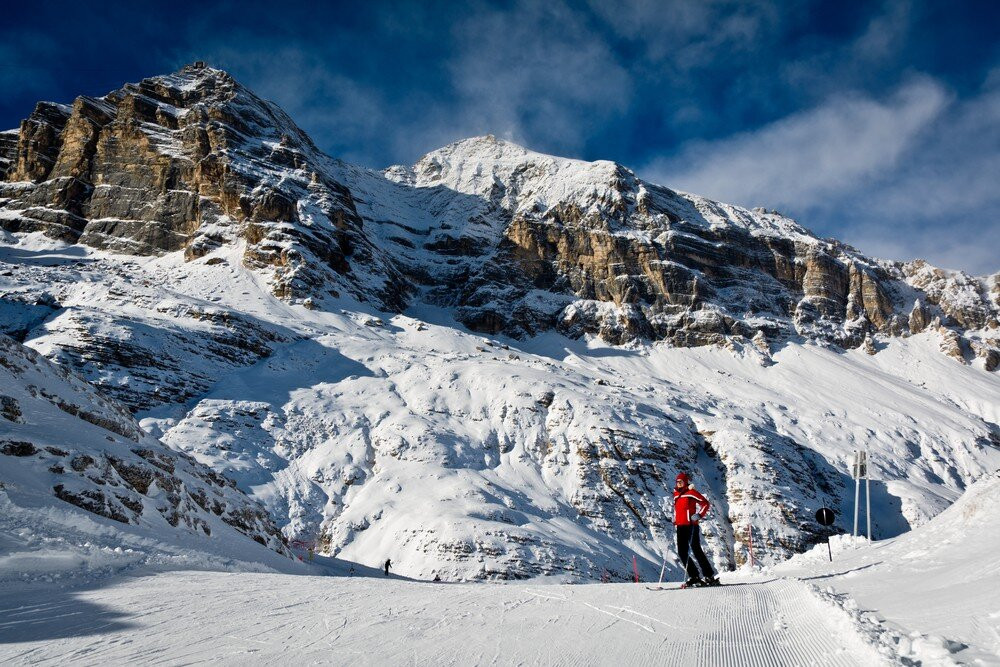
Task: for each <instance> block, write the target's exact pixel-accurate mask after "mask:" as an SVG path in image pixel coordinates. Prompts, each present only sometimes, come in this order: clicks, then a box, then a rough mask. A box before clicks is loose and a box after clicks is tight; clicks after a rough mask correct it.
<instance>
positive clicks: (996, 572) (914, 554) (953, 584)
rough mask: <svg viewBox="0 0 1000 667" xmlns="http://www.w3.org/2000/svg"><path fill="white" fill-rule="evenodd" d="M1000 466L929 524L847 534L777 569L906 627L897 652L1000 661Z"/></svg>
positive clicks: (929, 657) (890, 623)
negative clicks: (877, 536) (883, 534)
mask: <svg viewBox="0 0 1000 667" xmlns="http://www.w3.org/2000/svg"><path fill="white" fill-rule="evenodd" d="M998 535H1000V471H994V472H993V473H991V474H989V475H985V476H984V477H983V478H982V479H981V480H979V481H977V482H976V483H975V484H973V485H972V486H971V487H969V490H968V491H966V492H965V494H964V495H963V496H962V497H961V498H959V499H958V500H957V501H956V502H955V504H954V505H952V506H951V507H949V508H948V509H946V510H945V511H943V512H941V514H939V515H938V516H936V517H934V519H933V520H931V521H930V522H929V523H927V524H925V525H923V526H920V527H919V528H916V529H914V530H913V531H911V532H908V533H906V534H904V535H902V536H900V537H898V538H896V539H893V540H891V541H888V542H875V543H873V544H871V545H866V544H864V543H861V544H860V545H856V544H854V543H852V541H851V540H850V537H849V536H845V537H841V538H839V539H838V540H836V541H835V542H834V545H833V558H834V562H833V563H828V562H827V558H828V555H827V552H826V546H824V545H820V546H817V547H816V549H814V550H813V551H810V552H809V553H806V554H802V555H800V556H796V557H794V558H792V559H791V560H790V561H788V562H786V563H782V564H781V565H780V566H778V567H776V568H774V572H775V574H780V575H782V576H799V577H803V578H807V579H810V580H811V581H812V583H814V584H815V585H816V586H819V587H821V588H823V589H826V590H827V591H828V592H829V594H830V597H832V598H833V599H836V598H837V597H838V596H839V597H841V598H846V599H848V600H854V601H855V602H854V603H853V604H854V605H855V606H856V608H858V609H860V610H872V611H873V612H874V613H875V614H876V615H877V616H878V618H879V620H880V621H881V622H883V623H884V624H886V625H888V626H889V627H892V628H895V629H896V630H897V631H900V634H901V636H902V640H901V642H900V647H899V652H900V654H902V655H903V656H908V657H911V658H912V659H921V658H922V659H924V660H925V661H927V662H929V663H932V664H933V663H934V662H936V661H938V660H940V661H945V660H947V659H951V658H954V659H957V660H959V661H961V662H964V663H967V664H970V663H971V664H998V663H1000V604H998V602H997V591H1000V558H998V557H997V536H998Z"/></svg>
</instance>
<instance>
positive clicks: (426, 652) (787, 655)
mask: <svg viewBox="0 0 1000 667" xmlns="http://www.w3.org/2000/svg"><path fill="white" fill-rule="evenodd" d="M30 591H31V589H25V590H24V591H23V592H21V593H15V594H14V595H12V596H9V597H8V596H5V597H6V598H7V599H5V600H4V602H3V604H2V609H0V618H2V619H3V620H2V621H0V663H5V664H24V663H30V664H67V663H72V664H76V665H98V664H134V663H143V664H200V663H205V662H213V663H216V662H221V663H225V664H241V665H242V664H273V663H275V662H281V663H286V664H287V663H313V662H324V663H334V664H402V663H422V664H435V665H441V664H445V665H447V664H524V663H527V664H553V665H560V664H565V665H569V664H612V663H614V664H630V665H643V664H649V665H653V664H657V665H662V664H682V663H683V664H712V665H734V666H735V665H738V666H740V667H743V666H748V667H749V666H753V665H857V664H865V665H871V664H879V663H882V662H884V661H885V660H886V657H885V656H883V655H880V654H879V652H878V651H877V649H876V647H874V646H872V645H870V644H868V643H866V642H865V640H864V639H862V638H861V637H860V636H859V635H857V633H855V632H854V631H853V630H852V629H851V628H850V626H849V625H845V624H844V619H842V618H839V617H838V616H837V613H836V610H831V607H829V606H828V605H827V606H824V604H823V603H822V602H821V601H820V600H819V599H818V598H817V597H816V596H815V595H814V594H813V593H812V592H811V591H810V588H809V587H808V586H807V585H806V584H804V583H803V582H801V581H798V580H794V579H769V580H761V581H757V582H752V583H749V584H748V585H735V586H723V587H720V588H712V589H703V590H695V591H681V590H676V589H666V590H663V591H650V590H648V589H646V588H645V586H642V585H639V586H636V585H634V584H593V585H583V586H579V585H577V586H568V585H545V584H542V585H532V586H528V587H525V586H524V585H523V584H521V585H518V584H429V583H421V582H408V581H400V580H381V579H377V578H374V579H373V578H360V577H359V578H343V577H336V578H335V577H294V576H288V575H270V574H231V573H208V572H171V573H161V574H157V575H153V576H146V577H128V578H122V579H119V580H117V581H116V582H114V583H113V584H111V585H108V586H106V587H102V588H97V589H93V590H82V591H77V592H73V593H65V594H59V595H56V596H52V595H47V596H45V599H46V600H48V601H47V602H40V601H39V598H38V597H37V591H36V592H35V593H31V592H30ZM25 639H27V641H22V640H25Z"/></svg>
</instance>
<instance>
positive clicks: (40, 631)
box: [0, 473, 1000, 665]
mask: <svg viewBox="0 0 1000 667" xmlns="http://www.w3.org/2000/svg"><path fill="white" fill-rule="evenodd" d="M0 500H2V502H3V503H4V512H2V513H0V528H2V529H3V530H2V531H0V534H3V535H6V536H13V537H5V538H4V539H5V540H6V541H7V542H8V543H5V544H3V545H2V546H3V547H4V552H5V553H7V555H5V556H3V557H2V558H0V581H2V582H3V589H4V595H3V596H2V602H0V663H3V664H76V665H97V664H103V665H108V664H198V663H203V662H218V663H223V664H276V663H278V664H293V663H295V664H303V663H330V664H416V663H419V664H557V665H558V664H566V665H569V664H637V665H641V664H682V663H683V664H699V665H875V664H906V665H939V664H940V665H947V664H1000V658H998V651H1000V631H998V626H1000V607H998V604H997V602H996V600H997V598H996V591H998V590H1000V558H998V557H997V549H996V539H997V538H996V536H997V535H998V534H1000V519H998V516H1000V513H998V510H1000V474H997V473H994V474H992V475H988V476H986V477H985V478H983V479H982V480H980V481H979V482H977V483H976V484H974V485H973V486H972V487H970V489H969V490H968V491H967V492H966V494H965V495H964V496H963V497H962V498H961V499H959V500H958V501H957V502H956V503H955V504H954V505H953V506H952V507H950V508H949V509H947V510H946V511H944V512H942V513H941V514H940V515H939V516H938V517H936V518H935V519H933V520H932V521H931V522H929V523H928V524H925V525H924V526H921V527H919V528H916V529H914V530H913V531H910V532H908V533H905V534H904V535H901V536H899V537H897V538H894V539H890V540H885V541H876V542H873V543H868V542H867V541H866V540H861V539H858V540H854V539H852V538H850V536H842V537H839V538H835V539H834V542H833V561H832V562H829V560H828V556H827V549H826V545H825V544H823V545H818V546H817V547H816V548H815V549H814V550H813V551H811V552H808V553H805V554H801V555H799V556H796V557H793V558H792V559H791V560H789V561H786V562H785V563H782V564H781V565H778V566H776V567H773V568H767V569H763V570H754V569H743V570H741V571H737V572H732V573H724V574H723V576H722V578H723V582H724V583H725V584H726V585H724V586H722V587H718V588H705V589H691V590H679V589H678V588H677V586H678V584H676V583H670V582H668V583H666V584H665V585H664V590H650V589H649V588H648V586H650V584H649V583H646V584H639V585H637V584H634V583H628V584H625V583H616V584H599V583H597V584H583V585H579V584H578V585H568V584H561V583H554V582H549V581H546V580H545V579H534V580H528V581H520V582H507V583H475V584H473V583H435V582H426V581H416V580H410V579H405V578H401V577H396V576H390V577H385V576H384V575H383V573H381V572H380V571H377V570H373V569H371V568H365V567H363V566H360V565H352V564H350V563H347V562H344V561H335V560H328V559H317V560H316V561H315V562H313V563H308V562H299V561H294V562H293V561H288V560H287V559H283V558H280V557H277V556H276V555H275V554H273V553H272V552H268V551H267V550H266V549H264V548H263V547H261V548H260V549H259V551H256V552H254V551H252V549H249V548H248V549H247V550H246V553H247V554H248V556H249V557H250V558H251V560H249V561H237V560H233V559H222V558H220V557H219V556H217V555H216V556H213V555H212V554H207V553H200V552H197V551H195V550H193V549H192V548H189V547H186V546H185V545H184V544H166V543H160V542H158V541H157V539H156V538H155V536H151V535H147V536H145V537H143V538H139V537H135V538H133V539H134V540H135V543H134V546H135V549H131V548H129V549H124V550H123V549H122V548H121V546H116V547H111V546H109V544H111V543H114V544H120V543H121V536H120V535H119V536H113V535H112V534H111V533H110V531H107V530H104V529H102V527H101V522H99V521H97V520H95V519H89V518H86V517H84V516H83V515H82V514H81V513H79V512H76V511H75V510H74V509H66V508H58V509H54V508H52V507H48V508H43V509H38V510H37V512H39V513H44V514H45V518H46V519H47V521H46V522H45V523H42V522H40V521H37V519H39V518H40V517H38V516H35V517H33V516H32V512H31V511H28V510H24V509H17V508H15V506H14V505H12V504H10V502H9V501H8V500H7V499H6V494H3V493H2V492H0ZM22 504H23V503H22ZM32 519H35V520H34V521H33V520H32ZM12 540H16V542H17V543H16V544H15V543H14V542H12ZM19 549H20V551H19ZM253 559H259V560H257V561H256V562H251V561H252V560H253ZM26 561H28V562H30V563H32V567H31V568H30V569H27V568H25V562H26Z"/></svg>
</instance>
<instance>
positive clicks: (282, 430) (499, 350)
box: [0, 64, 1000, 578]
mask: <svg viewBox="0 0 1000 667" xmlns="http://www.w3.org/2000/svg"><path fill="white" fill-rule="evenodd" d="M0 170H3V171H4V179H3V181H0V227H2V230H3V231H2V232H0V234H2V235H3V236H2V238H0V261H2V262H3V264H0V314H2V316H3V317H2V322H3V330H4V331H6V332H7V333H8V334H10V335H11V336H13V337H14V338H16V339H17V340H18V341H19V342H21V343H23V344H24V345H26V346H28V347H30V348H32V349H35V350H37V351H38V352H40V353H41V354H43V355H44V356H45V357H47V358H49V359H51V360H53V361H56V362H58V363H59V364H61V365H63V366H65V367H67V368H71V369H72V370H73V371H74V372H76V373H78V374H80V375H81V376H82V377H84V378H85V379H86V380H88V381H89V382H90V383H91V384H92V385H93V386H95V387H96V388H97V389H98V390H99V391H101V392H102V393H103V394H105V395H106V396H108V397H110V398H112V399H114V400H117V401H120V402H121V403H123V404H124V405H126V406H127V407H128V408H129V409H130V410H131V411H132V412H133V414H134V415H135V417H136V418H138V419H139V421H140V424H141V425H142V427H143V428H144V429H145V430H146V431H148V432H149V433H150V434H152V435H153V436H155V437H157V438H159V439H160V440H161V441H162V442H163V443H164V444H165V445H167V446H168V447H170V448H172V449H173V450H175V451H179V452H185V453H188V454H190V455H191V456H193V457H194V458H195V459H196V460H198V461H199V462H200V463H202V464H205V465H208V466H210V467H211V468H212V469H214V470H216V471H217V472H219V473H222V474H224V475H227V476H229V477H231V478H232V479H234V480H236V482H237V485H238V487H239V489H241V490H242V491H244V492H246V493H247V494H249V495H251V496H252V497H254V498H255V499H257V500H258V501H259V502H261V503H262V504H263V505H264V506H265V507H266V508H267V509H268V510H269V512H270V514H271V516H272V517H273V518H274V520H276V521H277V522H278V523H279V524H280V525H282V526H283V528H282V530H283V531H284V533H285V535H286V537H290V538H306V539H317V540H319V542H320V543H321V545H322V546H323V548H324V550H326V551H327V552H330V553H336V554H339V555H343V556H345V557H349V558H352V559H354V560H359V561H362V562H366V563H368V564H373V565H374V564H377V563H378V562H379V561H380V559H384V557H385V556H387V555H390V554H391V555H393V560H394V561H395V562H397V563H398V565H399V568H400V571H401V572H403V573H405V574H410V575H413V576H430V575H431V574H433V573H440V574H442V576H446V577H449V578H494V577H523V576H532V575H537V574H561V575H566V576H569V577H571V578H572V577H576V578H597V577H600V576H601V574H602V573H603V571H604V570H609V571H611V572H612V573H614V574H616V575H621V576H625V574H626V573H627V571H628V570H629V569H630V568H631V554H632V553H637V554H638V555H639V556H640V557H641V559H642V567H643V568H648V569H649V570H650V571H654V570H655V571H656V572H658V571H659V567H660V563H661V558H662V556H664V554H669V553H670V552H671V550H672V546H671V540H672V530H671V528H670V527H669V518H668V516H667V514H665V508H667V507H668V505H669V502H670V499H669V492H670V490H671V488H672V480H673V476H674V475H675V474H676V472H677V471H678V470H679V469H693V470H694V471H695V477H696V479H697V480H698V484H699V485H700V486H701V487H702V488H704V489H705V490H706V492H707V494H708V495H709V497H710V498H711V499H712V500H713V502H714V504H715V506H716V512H715V514H714V518H713V519H712V521H711V522H709V523H708V524H707V525H706V532H707V533H708V534H709V537H708V539H709V543H710V548H711V550H712V552H713V553H714V554H715V557H716V558H717V560H718V561H719V562H721V563H722V564H730V565H736V564H739V563H742V562H743V560H744V559H745V558H746V542H747V541H748V536H747V526H748V524H752V529H751V530H752V531H753V532H754V538H753V541H754V545H755V548H756V549H757V553H756V554H755V555H757V556H758V557H761V558H763V559H764V560H765V561H766V560H769V559H778V558H783V557H785V556H787V555H788V554H790V553H793V552H796V551H801V550H802V549H804V548H806V547H808V546H809V545H810V544H812V543H813V542H815V541H816V540H818V539H821V538H822V537H823V535H824V533H823V530H822V529H821V528H820V527H818V526H816V525H815V523H814V521H813V519H812V515H813V513H814V512H815V510H816V509H818V507H820V506H821V505H827V506H831V507H833V508H835V509H836V510H837V511H838V513H839V526H840V527H841V528H843V527H845V526H847V525H849V516H848V514H849V512H850V508H851V505H852V503H853V489H852V488H851V486H852V485H851V484H850V478H849V474H848V470H849V468H848V465H849V459H850V457H851V455H852V452H853V450H854V449H859V448H867V449H869V450H870V451H871V453H872V459H873V467H874V470H875V478H876V479H875V482H874V484H873V491H874V493H873V503H874V505H873V507H874V509H875V512H876V516H875V518H876V524H877V526H878V530H879V531H880V534H882V535H883V536H887V535H891V534H896V533H899V532H901V531H903V530H905V529H907V528H908V527H910V526H913V525H918V524H920V523H922V522H924V521H926V520H927V519H929V518H930V517H931V516H933V515H935V514H936V513H937V512H939V511H940V510H941V509H943V508H944V507H946V506H947V505H948V504H949V503H950V502H951V501H952V500H953V499H954V498H955V497H957V496H958V494H959V493H960V492H961V491H962V490H963V489H964V488H965V486H966V485H967V484H969V483H970V482H972V481H973V480H974V479H976V478H978V477H979V476H981V475H983V474H984V473H986V472H989V471H991V470H994V469H995V468H996V467H997V466H998V465H1000V426H998V424H1000V414H998V407H997V406H998V405H1000V400H998V397H1000V381H998V378H997V374H996V368H997V366H998V364H1000V325H998V320H1000V274H994V275H992V276H986V277H973V276H969V275H966V274H964V273H962V272H954V271H945V270H942V269H937V268H934V267H931V266H929V265H927V264H926V263H924V262H920V261H916V262H909V263H901V262H890V261H885V260H879V259H874V258H870V257H866V256H865V255H863V254H862V253H861V252H860V251H858V250H856V249H853V248H851V247H849V246H847V245H845V244H843V243H840V242H838V241H835V240H830V239H819V238H817V237H815V236H814V235H813V234H812V233H810V232H809V231H808V230H807V229H805V228H804V227H802V226H800V225H799V224H798V223H796V222H795V221H793V220H790V219H788V218H786V217H784V216H781V215H779V214H777V213H775V212H771V213H768V212H766V211H764V210H763V209H755V210H747V209H744V208H740V207H736V206H731V205H727V204H722V203H718V202H713V201H710V200H707V199H704V198H701V197H697V196H695V195H690V194H685V193H681V192H676V191H674V190H671V189H669V188H667V187H664V186H660V185H655V184H651V183H647V182H645V181H643V180H641V179H639V178H638V177H637V176H636V175H635V174H634V173H633V172H631V171H630V170H628V169H626V168H625V167H622V166H620V165H617V164H615V163H612V162H604V161H598V162H592V163H591V162H583V161H579V160H570V159H563V158H557V157H551V156H546V155H542V154H539V153H534V152H532V151H529V150H527V149H525V148H522V147H520V146H517V145H515V144H512V143H510V142H506V141H502V140H499V139H496V138H495V137H492V136H486V137H477V138H472V139H467V140H464V141H460V142H457V143H455V144H451V145H449V146H446V147H444V148H441V149H439V150H437V151H433V152H431V153H429V154H427V155H426V156H424V157H423V158H421V159H420V160H419V161H418V162H417V163H416V164H415V165H413V166H412V167H404V166H394V167H390V168H388V169H386V170H385V171H384V172H378V171H373V170H370V169H364V168H360V167H357V166H353V165H350V164H347V163H344V162H341V161H338V160H336V159H333V158H331V157H329V156H326V155H324V154H323V153H322V152H321V151H320V150H319V149H318V148H317V147H316V146H315V145H314V143H313V142H312V141H311V140H310V139H309V138H308V137H307V136H306V135H305V133H303V132H302V131H301V130H300V129H299V128H297V127H296V126H295V124H294V122H293V121H292V120H291V119H290V118H289V117H288V116H287V115H286V114H284V113H283V112H282V111H281V110H280V109H279V108H277V107H276V106H275V105H274V104H272V103H270V102H267V101H264V100H262V99H260V98H259V97H257V96H256V95H254V94H253V93H252V92H251V91H249V90H248V89H246V88H245V87H243V86H241V85H240V84H239V83H237V82H236V81H235V80H233V78H232V77H231V76H229V75H228V74H226V73H225V72H222V71H219V70H215V69H212V68H209V67H205V66H204V65H202V64H195V65H192V66H188V67H185V68H183V69H182V70H180V71H178V72H176V73H174V74H170V75H166V76H159V77H152V78H150V79H145V80H143V81H142V82H140V83H138V84H128V85H126V86H124V87H122V88H121V89H119V90H116V91H113V92H111V93H109V94H108V95H106V96H104V97H101V98H87V97H81V98H78V99H77V100H76V101H75V102H74V103H73V104H72V105H71V106H65V105H58V104H52V103H39V105H38V106H37V107H36V109H35V111H34V112H33V113H32V114H31V116H29V118H28V119H26V120H25V121H24V122H23V123H22V124H21V128H20V129H19V130H18V131H17V132H8V133H4V134H2V135H0ZM484 334H485V337H484ZM942 352H943V353H944V354H942ZM669 566H670V567H671V568H673V567H676V565H674V564H672V563H669Z"/></svg>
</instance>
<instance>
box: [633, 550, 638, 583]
mask: <svg viewBox="0 0 1000 667" xmlns="http://www.w3.org/2000/svg"><path fill="white" fill-rule="evenodd" d="M632 571H633V572H635V583H639V561H637V560H636V559H635V554H632Z"/></svg>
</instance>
